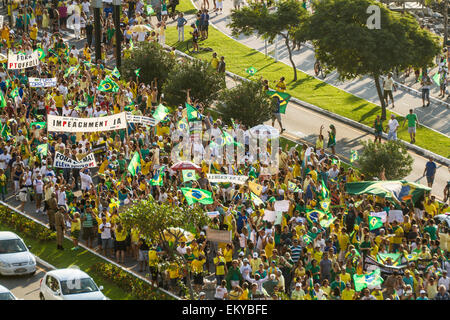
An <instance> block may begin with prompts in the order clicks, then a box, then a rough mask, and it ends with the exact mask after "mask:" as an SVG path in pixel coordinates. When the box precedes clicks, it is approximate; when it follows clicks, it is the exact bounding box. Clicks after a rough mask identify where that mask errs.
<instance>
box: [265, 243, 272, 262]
mask: <svg viewBox="0 0 450 320" xmlns="http://www.w3.org/2000/svg"><path fill="white" fill-rule="evenodd" d="M274 247H275V241H274V242H272V243H270V242H268V241H267V243H266V246H265V247H264V251H265V253H266V257H267V259H270V258H272V256H273V249H274Z"/></svg>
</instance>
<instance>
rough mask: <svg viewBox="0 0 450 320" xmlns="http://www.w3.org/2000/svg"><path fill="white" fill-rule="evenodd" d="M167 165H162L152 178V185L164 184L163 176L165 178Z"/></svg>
mask: <svg viewBox="0 0 450 320" xmlns="http://www.w3.org/2000/svg"><path fill="white" fill-rule="evenodd" d="M165 167H166V166H162V167H161V168H159V169H158V170H157V171H156V173H155V175H154V177H153V178H152V180H150V185H152V186H162V185H163V182H164V180H163V178H164V168H165Z"/></svg>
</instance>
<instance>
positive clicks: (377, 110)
mask: <svg viewBox="0 0 450 320" xmlns="http://www.w3.org/2000/svg"><path fill="white" fill-rule="evenodd" d="M379 111H380V110H379V108H376V107H373V108H371V109H370V110H369V111H368V112H366V113H365V114H363V115H362V116H361V118H359V120H358V122H361V123H362V122H364V121H365V120H366V119H368V118H370V117H371V116H373V115H376V114H378V112H379Z"/></svg>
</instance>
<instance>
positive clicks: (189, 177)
mask: <svg viewBox="0 0 450 320" xmlns="http://www.w3.org/2000/svg"><path fill="white" fill-rule="evenodd" d="M195 180H197V179H196V178H195V170H183V181H184V182H188V181H195Z"/></svg>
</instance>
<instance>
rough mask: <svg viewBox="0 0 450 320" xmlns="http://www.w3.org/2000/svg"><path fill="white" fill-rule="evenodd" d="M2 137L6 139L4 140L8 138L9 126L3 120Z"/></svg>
mask: <svg viewBox="0 0 450 320" xmlns="http://www.w3.org/2000/svg"><path fill="white" fill-rule="evenodd" d="M2 137H3V138H5V139H6V141H8V140H9V137H10V134H9V128H8V124H7V123H6V122H5V124H4V125H3V128H2Z"/></svg>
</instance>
